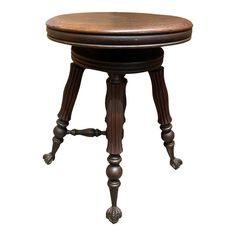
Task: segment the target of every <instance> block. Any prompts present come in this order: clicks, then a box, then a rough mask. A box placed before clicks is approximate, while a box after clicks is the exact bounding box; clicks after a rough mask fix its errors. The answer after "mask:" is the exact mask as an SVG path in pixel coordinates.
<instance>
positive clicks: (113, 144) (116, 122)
mask: <svg viewBox="0 0 236 236" xmlns="http://www.w3.org/2000/svg"><path fill="white" fill-rule="evenodd" d="M126 83H127V80H126V79H125V78H124V75H122V74H109V78H108V80H107V95H106V110H107V116H106V119H105V120H106V123H107V139H108V145H107V152H108V153H109V154H110V155H109V157H108V159H107V160H108V162H109V166H108V167H107V170H106V173H107V176H108V178H109V180H108V186H109V189H110V194H111V202H112V206H111V208H109V209H108V210H107V213H106V217H107V218H108V219H109V220H110V221H111V222H112V223H113V224H114V223H117V222H118V220H119V218H120V217H121V216H122V212H121V210H120V209H119V208H118V207H117V205H116V203H117V195H118V188H119V186H120V180H119V178H120V177H121V175H122V168H121V166H120V165H119V164H120V162H121V156H120V153H121V152H122V151H123V148H122V139H123V124H124V122H125V117H124V112H125V107H126V96H125V87H126Z"/></svg>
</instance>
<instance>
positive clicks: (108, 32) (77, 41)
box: [44, 12, 192, 223]
mask: <svg viewBox="0 0 236 236" xmlns="http://www.w3.org/2000/svg"><path fill="white" fill-rule="evenodd" d="M46 24H47V33H48V38H49V39H51V40H53V41H56V42H60V43H64V44H69V45H72V49H71V57H72V60H73V63H72V64H71V71H70V75H69V79H68V81H67V84H66V87H65V90H64V94H63V100H62V105H61V110H60V112H59V113H58V118H59V119H58V120H57V126H56V127H55V128H54V137H53V146H52V151H51V152H50V153H49V154H45V155H44V160H45V162H46V163H47V164H50V163H51V162H52V161H53V160H54V159H55V154H56V152H57V150H58V148H59V147H60V144H61V143H62V142H63V138H64V137H65V135H67V134H71V135H74V136H75V135H83V136H87V137H95V136H100V135H106V137H107V140H108V145H107V152H108V153H109V156H108V158H107V160H108V162H109V165H108V167H107V169H106V174H107V176H108V187H109V190H110V196H111V203H112V206H111V207H110V208H109V209H108V210H107V212H106V217H107V218H108V219H109V220H110V221H111V222H112V223H117V222H118V220H119V219H120V217H121V216H122V212H121V210H120V208H119V207H117V197H118V189H119V187H120V185H121V182H120V180H119V179H120V177H121V176H122V168H121V166H120V162H121V160H122V159H121V156H120V154H121V153H122V151H123V148H122V139H123V134H124V132H123V124H124V122H125V116H124V113H125V108H126V95H125V88H126V83H127V80H126V79H125V78H124V76H125V74H129V73H138V72H145V71H148V72H149V74H150V77H151V82H152V90H153V98H154V102H155V105H156V109H157V113H158V122H159V123H160V128H161V130H162V132H161V137H162V139H163V141H164V145H165V147H166V149H167V152H168V154H169V157H170V164H171V166H172V167H173V168H174V169H177V168H179V166H180V165H181V164H182V161H181V160H180V159H177V158H175V156H174V144H175V143H174V132H173V131H172V125H171V116H170V112H169V102H168V92H167V88H166V85H165V81H164V69H163V67H161V65H162V62H163V56H164V51H163V50H162V48H161V47H162V46H167V45H173V44H178V43H183V42H186V41H188V40H190V38H191V34H192V23H191V22H190V21H188V20H186V19H184V18H180V17H175V16H166V15H154V14H144V13H117V12H107V13H104V12H103V13H101V12H100V13H76V14H68V15H61V16H56V17H54V18H51V19H50V20H48V21H47V23H46ZM84 68H89V69H95V70H99V71H104V72H107V73H108V74H109V78H108V80H107V94H106V102H105V104H106V112H107V115H106V119H105V120H106V123H107V129H106V131H101V130H98V129H92V128H90V129H82V130H77V129H73V130H67V126H68V125H69V121H70V119H71V113H72V110H73V106H74V104H75V100H76V97H77V94H78V91H79V88H80V83H81V78H82V74H83V71H84Z"/></svg>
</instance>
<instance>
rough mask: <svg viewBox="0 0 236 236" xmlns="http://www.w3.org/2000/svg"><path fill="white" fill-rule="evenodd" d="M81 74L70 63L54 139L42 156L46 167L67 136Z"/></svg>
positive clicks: (81, 72) (76, 67)
mask: <svg viewBox="0 0 236 236" xmlns="http://www.w3.org/2000/svg"><path fill="white" fill-rule="evenodd" d="M83 72H84V69H83V68H82V67H79V66H78V65H76V64H74V63H71V67H70V74H69V78H68V80H67V83H66V86H65V89H64V93H63V98H62V104H61V110H60V111H59V113H58V118H59V119H58V120H57V125H56V127H55V128H54V130H53V133H54V137H53V139H52V140H53V145H52V151H51V152H50V153H48V154H45V155H44V156H43V159H44V161H45V162H46V163H47V164H48V165H49V164H51V163H52V161H54V159H55V154H56V152H57V150H58V148H59V147H60V145H61V143H62V142H63V138H64V136H65V135H66V134H67V128H66V127H67V126H68V124H69V121H70V119H71V113H72V110H73V107H74V104H75V100H76V97H77V94H78V92H79V88H80V83H81V79H82V75H83Z"/></svg>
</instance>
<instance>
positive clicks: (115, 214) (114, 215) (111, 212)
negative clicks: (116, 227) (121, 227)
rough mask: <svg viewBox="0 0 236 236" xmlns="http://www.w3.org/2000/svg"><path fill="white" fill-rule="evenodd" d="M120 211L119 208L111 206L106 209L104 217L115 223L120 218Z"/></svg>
mask: <svg viewBox="0 0 236 236" xmlns="http://www.w3.org/2000/svg"><path fill="white" fill-rule="evenodd" d="M121 216H122V212H121V209H120V208H118V207H116V206H113V207H111V208H109V209H108V210H107V213H106V217H107V219H108V220H109V221H110V222H111V223H112V224H115V223H117V222H118V220H119V219H120V218H121Z"/></svg>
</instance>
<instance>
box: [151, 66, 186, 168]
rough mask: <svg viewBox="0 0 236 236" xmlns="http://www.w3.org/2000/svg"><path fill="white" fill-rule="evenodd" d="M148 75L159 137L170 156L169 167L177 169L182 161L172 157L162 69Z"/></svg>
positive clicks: (171, 141)
mask: <svg viewBox="0 0 236 236" xmlns="http://www.w3.org/2000/svg"><path fill="white" fill-rule="evenodd" d="M149 75H150V77H151V81H152V91H153V99H154V102H155V105H156V109H157V113H158V122H159V123H160V124H161V126H160V128H161V130H162V133H161V137H162V139H163V141H164V145H165V147H166V149H167V152H168V154H169V156H170V165H171V166H172V167H173V168H174V169H178V168H179V167H180V165H181V164H182V161H181V160H180V159H178V158H175V157H174V145H175V143H174V137H175V134H174V132H173V131H172V130H171V129H172V125H171V120H172V119H171V116H170V112H169V101H168V92H167V88H166V85H165V80H164V68H163V67H161V68H160V69H158V70H155V71H150V72H149Z"/></svg>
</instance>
